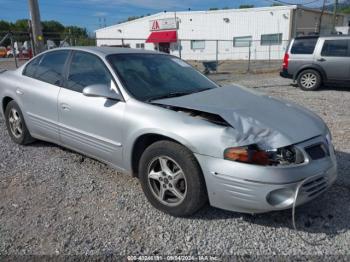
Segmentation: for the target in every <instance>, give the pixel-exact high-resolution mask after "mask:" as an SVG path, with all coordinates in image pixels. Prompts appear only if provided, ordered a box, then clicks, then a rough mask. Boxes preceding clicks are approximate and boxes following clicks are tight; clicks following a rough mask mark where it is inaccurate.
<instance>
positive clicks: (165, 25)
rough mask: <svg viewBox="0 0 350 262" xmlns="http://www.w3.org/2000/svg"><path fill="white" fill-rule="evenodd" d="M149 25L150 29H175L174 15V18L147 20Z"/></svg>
mask: <svg viewBox="0 0 350 262" xmlns="http://www.w3.org/2000/svg"><path fill="white" fill-rule="evenodd" d="M149 25H150V31H161V30H170V29H176V21H175V17H174V18H165V19H157V20H151V21H150V22H149Z"/></svg>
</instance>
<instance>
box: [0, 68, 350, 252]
mask: <svg viewBox="0 0 350 262" xmlns="http://www.w3.org/2000/svg"><path fill="white" fill-rule="evenodd" d="M212 78H214V79H217V80H218V81H220V82H223V83H224V82H225V83H228V82H232V81H233V82H236V83H239V84H242V85H245V86H249V87H252V88H254V89H256V90H257V91H261V92H263V93H266V94H269V95H272V96H275V97H280V98H284V99H288V100H290V101H294V102H296V103H299V104H301V105H303V106H306V107H308V108H309V109H311V110H312V111H314V112H316V113H318V114H319V115H320V116H321V117H322V118H323V119H324V120H325V121H326V122H327V124H328V125H329V127H330V129H331V131H332V133H333V139H334V144H335V148H336V152H337V157H338V162H339V179H338V180H337V182H336V184H335V185H334V186H333V187H332V188H331V189H330V190H329V191H328V192H327V193H325V194H324V195H322V196H320V197H319V198H317V199H316V200H314V201H312V202H311V203H308V204H307V205H305V206H302V207H299V208H297V226H298V228H299V232H300V233H301V234H302V236H303V237H305V238H307V239H308V240H309V241H316V240H317V239H322V241H321V242H320V245H318V246H310V245H307V244H305V243H303V242H302V241H301V240H300V239H299V238H298V237H297V235H296V232H295V231H294V230H293V229H292V223H291V211H290V210H286V211H282V212H274V213H268V214H261V215H255V216H251V215H244V214H239V213H234V212H227V211H222V210H219V209H215V208H212V207H209V206H207V207H205V208H204V209H203V210H201V211H200V212H199V213H198V214H196V215H195V216H193V217H191V218H186V219H181V218H174V217H171V216H169V215H165V214H163V213H161V212H159V211H157V210H155V209H154V208H153V207H151V205H150V204H149V203H148V202H147V200H146V199H145V197H144V195H143V193H142V190H141V186H140V184H139V183H138V180H137V179H136V178H131V177H129V176H127V175H124V174H117V173H116V172H115V171H114V170H113V169H111V168H109V167H108V166H106V165H104V164H102V163H100V162H98V161H95V160H92V159H90V158H87V157H84V156H82V155H80V154H77V153H74V152H71V151H69V150H66V149H63V148H61V147H58V146H55V145H52V144H49V143H45V142H36V143H34V144H32V145H30V146H26V147H23V146H17V145H15V144H14V143H12V142H11V141H10V138H9V136H8V135H7V132H6V129H5V124H4V121H3V120H2V119H0V254H8V255H11V254H112V253H113V254H122V255H136V254H149V255H150V254H154V255H156V254H172V255H175V254H179V255H180V254H186V255H188V254H194V255H195V254H207V255H227V254H235V255H276V254H277V255H291V254H292V255H302V254H303V255H330V254H332V255H348V256H350V88H349V89H346V88H335V87H328V88H324V89H323V90H321V91H318V92H302V91H300V90H299V89H296V88H295V87H292V86H291V85H290V83H291V82H290V81H289V80H284V79H281V78H279V77H277V76H276V75H273V74H271V75H268V74H267V75H240V76H228V75H215V76H212ZM252 106H253V105H252ZM286 121H288V119H286Z"/></svg>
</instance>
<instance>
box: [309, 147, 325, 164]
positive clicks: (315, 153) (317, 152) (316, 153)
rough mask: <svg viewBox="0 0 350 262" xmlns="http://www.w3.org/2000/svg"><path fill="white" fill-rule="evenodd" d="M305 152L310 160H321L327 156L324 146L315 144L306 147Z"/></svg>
mask: <svg viewBox="0 0 350 262" xmlns="http://www.w3.org/2000/svg"><path fill="white" fill-rule="evenodd" d="M305 151H306V153H307V154H308V155H309V156H310V157H311V159H312V160H317V159H321V158H324V157H325V156H327V149H326V147H325V145H324V144H317V145H312V146H309V147H306V148H305Z"/></svg>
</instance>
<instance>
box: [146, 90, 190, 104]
mask: <svg viewBox="0 0 350 262" xmlns="http://www.w3.org/2000/svg"><path fill="white" fill-rule="evenodd" d="M192 93H193V91H192V92H171V93H167V94H164V95H159V96H154V97H152V98H149V99H147V101H148V102H151V101H153V100H158V99H163V98H171V97H178V96H185V95H189V94H192Z"/></svg>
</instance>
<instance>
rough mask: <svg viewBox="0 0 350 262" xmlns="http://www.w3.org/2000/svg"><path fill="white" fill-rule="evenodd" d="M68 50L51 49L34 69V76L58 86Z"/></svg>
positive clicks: (61, 78)
mask: <svg viewBox="0 0 350 262" xmlns="http://www.w3.org/2000/svg"><path fill="white" fill-rule="evenodd" d="M68 54H69V51H67V50H62V51H53V52H49V53H47V54H45V55H44V57H43V58H42V59H41V61H40V63H39V65H38V66H37V67H36V69H35V74H34V78H36V79H38V80H41V81H43V82H46V83H49V84H52V85H56V86H60V85H61V84H62V80H63V69H64V65H65V63H66V60H67V58H68Z"/></svg>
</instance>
